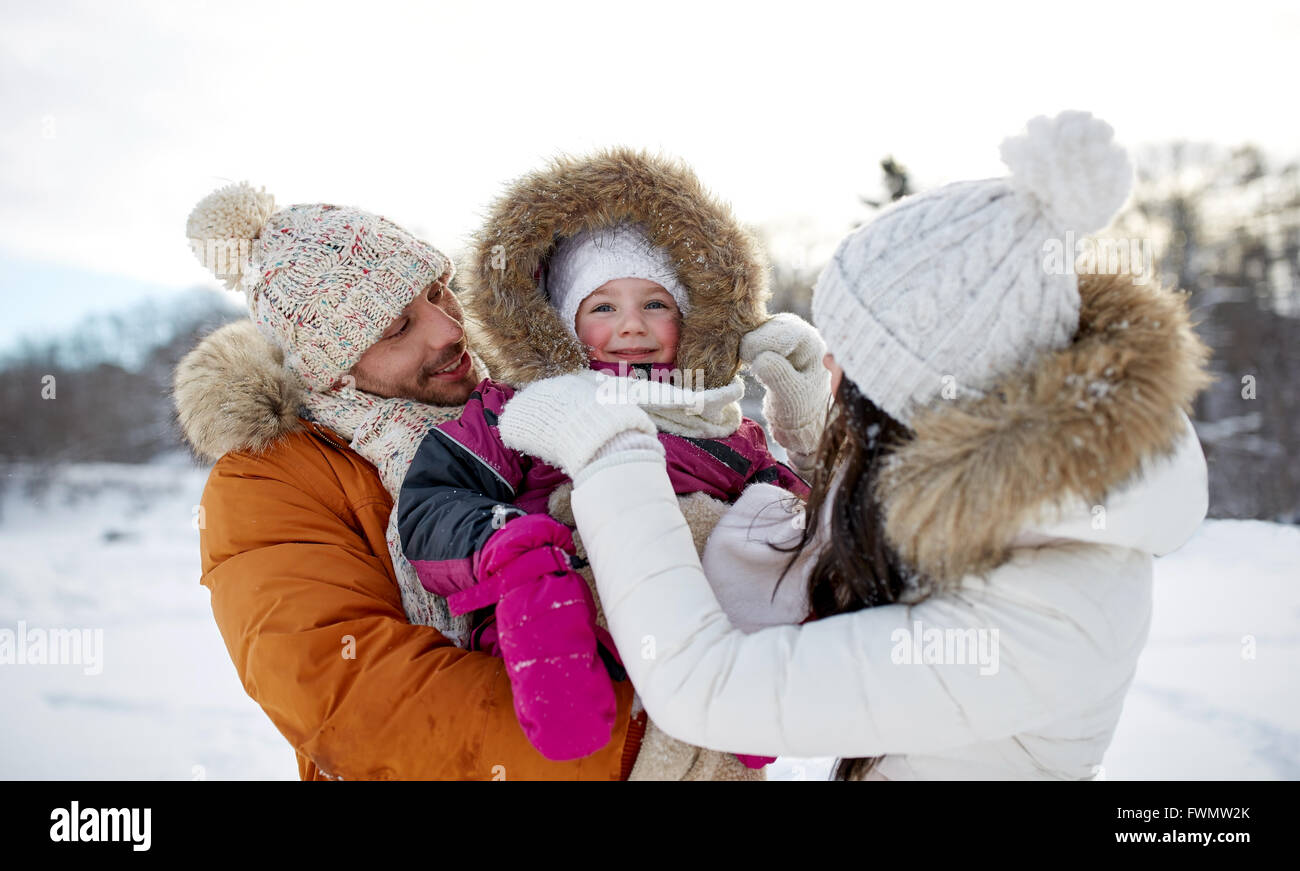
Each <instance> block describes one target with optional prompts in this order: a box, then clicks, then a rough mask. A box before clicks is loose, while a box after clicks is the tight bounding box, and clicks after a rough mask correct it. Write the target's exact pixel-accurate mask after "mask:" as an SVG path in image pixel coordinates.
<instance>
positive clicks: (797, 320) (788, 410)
mask: <svg viewBox="0 0 1300 871" xmlns="http://www.w3.org/2000/svg"><path fill="white" fill-rule="evenodd" d="M825 355H826V343H825V342H824V341H823V340H822V337H821V334H819V333H818V332H817V329H816V328H815V327H813V325H812V324H810V323H808V322H807V321H805V320H804V319H803V318H801V317H799V316H798V315H794V314H790V313H789V312H783V313H781V314H778V315H774V316H773V317H772V319H771V320H769V321H768V322H767V323H765V324H763V325H762V326H761V327H757V328H756V329H753V330H750V331H749V332H748V333H746V334H745V335H744V337H743V338H741V340H740V359H741V361H742V362H744V363H745V364H747V365H748V366H749V368H750V371H752V372H753V373H754V375H755V377H757V378H758V380H759V381H761V382H762V383H763V386H764V387H766V388H767V394H766V395H765V396H764V397H763V416H764V417H765V418H767V422H768V424H769V425H770V426H771V427H772V435H773V437H774V438H775V439H776V440H777V441H778V442H780V444H781V446H782V447H784V448H785V449H786V450H787V451H790V452H791V453H797V454H804V455H808V454H812V453H813V452H815V451H816V450H817V444H818V442H819V441H820V440H821V435H822V427H823V426H824V424H825V422H826V409H827V406H829V405H830V399H831V374H830V372H829V371H827V369H826V367H825V366H823V365H822V357H824V356H825Z"/></svg>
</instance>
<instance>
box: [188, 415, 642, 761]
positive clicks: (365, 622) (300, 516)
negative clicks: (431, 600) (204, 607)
mask: <svg viewBox="0 0 1300 871" xmlns="http://www.w3.org/2000/svg"><path fill="white" fill-rule="evenodd" d="M296 423H297V424H298V425H299V426H295V427H294V429H296V431H292V432H287V433H285V434H282V435H280V436H279V437H278V438H277V439H276V440H275V441H274V442H273V443H272V444H270V446H269V447H268V448H266V449H265V450H263V451H261V452H254V451H233V452H230V453H227V454H225V455H224V456H223V457H222V458H221V459H220V460H218V461H217V463H216V465H215V466H214V467H213V469H212V474H211V476H210V477H209V479H208V483H207V486H206V488H205V489H204V491H203V498H202V514H201V516H202V520H203V522H202V524H201V525H202V530H201V534H200V547H201V551H202V561H203V577H202V583H203V585H204V586H206V587H207V588H208V589H209V590H210V591H211V593H212V613H213V615H214V616H215V617H216V621H217V626H218V627H219V628H220V630H221V635H222V637H223V638H224V639H225V643H226V648H227V650H229V651H230V657H231V659H232V660H233V661H234V663H235V668H236V670H237V671H238V672H239V677H240V679H241V680H242V681H243V684H244V689H245V690H247V692H248V694H249V695H250V696H251V697H252V698H253V699H254V700H256V701H257V703H258V704H259V705H261V706H262V709H263V710H264V711H266V714H267V716H269V717H270V718H271V721H272V722H273V723H274V724H275V726H276V728H277V729H279V730H280V733H281V734H282V735H284V737H285V738H286V739H287V740H288V741H289V743H290V744H292V745H293V747H294V750H295V751H297V754H298V772H299V775H300V777H301V778H302V779H303V780H330V779H342V780H363V779H438V780H501V779H504V780H626V779H627V777H628V773H629V772H630V771H631V768H632V765H633V763H634V762H635V761H636V755H637V752H638V750H639V747H640V736H641V731H642V729H643V728H644V714H641V715H640V716H639V717H638V718H637V719H635V720H633V719H631V718H630V712H631V705H632V694H633V689H632V684H631V683H630V682H628V681H621V682H617V683H615V685H614V686H615V690H616V692H617V696H618V721H617V723H616V724H615V728H614V734H613V736H612V738H611V740H610V742H609V744H608V745H607V746H606V747H605V748H604V749H602V750H600V751H599V752H597V753H594V754H592V755H590V756H587V757H585V758H583V759H579V760H576V761H572V762H552V761H549V760H547V759H546V758H545V757H543V756H542V755H541V754H539V753H538V752H537V751H536V750H535V749H534V748H533V747H532V745H531V744H529V743H528V740H527V739H526V738H525V737H524V733H523V731H522V730H521V729H520V727H519V723H518V721H517V720H516V718H515V712H514V708H513V704H512V700H511V692H510V682H509V680H508V679H507V677H506V671H505V667H504V664H503V663H502V660H501V659H499V658H497V657H493V656H490V655H488V654H486V653H481V652H469V651H466V650H463V649H461V648H458V647H456V646H455V645H454V644H453V643H452V642H451V641H450V640H449V639H447V638H446V637H445V636H444V635H442V634H441V633H440V632H438V631H437V630H436V629H434V628H432V627H429V626H420V625H413V624H411V623H410V622H408V621H407V618H406V615H405V612H404V611H403V608H402V602H401V596H400V593H399V590H398V587H397V582H396V575H395V573H394V570H393V565H392V561H391V559H390V557H389V554H388V547H387V545H386V543H385V537H384V536H385V530H386V528H387V524H388V516H389V512H390V510H391V508H392V501H391V498H390V497H389V495H388V493H387V492H386V491H385V490H384V488H383V486H382V485H381V483H380V480H379V475H378V473H377V472H376V470H375V468H374V467H373V466H372V465H370V464H369V463H368V462H367V461H366V460H364V459H363V458H362V457H361V456H360V455H358V454H357V453H355V452H354V451H352V450H351V449H350V448H349V447H348V445H347V443H346V442H345V441H344V440H343V439H341V438H340V437H339V436H338V435H337V434H335V433H334V432H333V431H331V430H329V429H326V428H324V427H321V426H318V425H316V424H313V423H310V422H308V421H305V420H298V421H297V422H296Z"/></svg>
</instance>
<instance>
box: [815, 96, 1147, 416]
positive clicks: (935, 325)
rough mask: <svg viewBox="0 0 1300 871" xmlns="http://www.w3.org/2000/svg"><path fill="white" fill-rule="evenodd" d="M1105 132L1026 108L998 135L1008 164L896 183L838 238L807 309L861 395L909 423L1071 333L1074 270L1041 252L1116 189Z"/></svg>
mask: <svg viewBox="0 0 1300 871" xmlns="http://www.w3.org/2000/svg"><path fill="white" fill-rule="evenodd" d="M1113 136H1114V131H1113V130H1112V129H1111V126H1110V125H1109V124H1107V123H1105V122H1104V121H1101V120H1099V119H1097V118H1094V117H1093V116H1092V115H1090V114H1089V113H1087V112H1073V111H1071V112H1062V113H1061V114H1059V115H1057V116H1056V117H1054V118H1046V117H1039V118H1035V119H1033V120H1032V121H1030V122H1029V124H1028V125H1027V128H1026V131H1025V132H1024V133H1022V134H1020V135H1018V136H1012V137H1009V138H1008V139H1006V140H1005V141H1004V142H1003V143H1002V156H1003V160H1004V162H1005V163H1006V164H1007V166H1008V167H1010V169H1011V171H1012V175H1011V176H1010V177H1009V178H996V179H984V180H980V181H962V182H954V183H952V184H949V185H945V186H943V187H941V188H937V189H935V190H932V191H927V192H925V193H923V194H918V195H915V196H911V197H906V198H904V199H902V200H900V201H898V202H896V203H893V204H892V205H890V206H889V207H888V208H886V209H884V210H882V211H881V212H880V214H879V215H877V216H876V218H875V219H874V220H872V221H871V222H869V223H868V224H867V225H866V226H864V227H862V228H860V229H858V230H856V231H855V232H853V233H852V234H850V235H849V236H848V237H847V238H845V239H844V240H843V241H842V242H841V243H840V244H839V246H838V248H837V249H836V251H835V254H834V255H833V256H832V258H831V261H830V263H828V264H827V265H826V267H825V269H823V270H822V273H821V275H820V276H819V277H818V279H817V284H816V286H815V287H814V289H813V299H812V314H813V320H814V322H815V323H816V325H817V328H818V329H819V330H820V331H821V333H822V336H823V338H825V340H826V345H827V349H828V350H829V351H830V353H831V354H832V355H834V357H835V360H836V362H837V363H838V364H839V365H840V366H841V367H842V368H843V370H844V374H845V375H846V376H847V377H848V378H850V379H851V380H852V381H853V383H854V384H855V385H856V386H857V387H858V389H859V390H860V391H861V392H862V393H863V394H864V395H865V396H866V397H867V398H868V399H870V400H871V401H872V402H873V403H875V404H876V406H878V407H879V408H881V409H882V410H883V411H885V412H886V413H887V414H889V415H890V416H891V417H893V418H895V419H896V420H898V421H900V422H902V423H904V424H907V423H909V421H910V420H911V418H912V416H913V415H914V413H915V412H916V411H917V410H918V409H920V408H923V407H925V406H928V405H931V404H932V403H934V402H935V401H936V399H940V398H952V399H956V398H963V397H978V396H982V395H983V394H984V391H985V390H987V389H988V388H989V387H991V386H992V385H993V384H994V383H995V382H996V381H997V380H998V379H999V378H1000V377H1002V376H1004V375H1006V374H1008V373H1009V372H1011V371H1013V370H1014V369H1016V368H1018V367H1020V366H1023V365H1026V364H1028V363H1030V362H1031V361H1032V360H1033V358H1034V357H1035V356H1036V355H1038V354H1040V353H1043V352H1047V351H1053V350H1059V349H1061V348H1064V347H1066V346H1067V345H1068V344H1069V343H1070V342H1071V341H1072V339H1073V337H1074V334H1075V331H1076V330H1077V329H1078V324H1079V287H1078V281H1077V279H1076V277H1075V274H1074V270H1073V269H1070V268H1060V264H1059V258H1052V257H1048V256H1046V252H1047V251H1048V250H1056V251H1059V250H1060V249H1059V247H1058V248H1050V247H1049V246H1051V243H1052V242H1053V241H1056V242H1058V243H1060V242H1061V241H1062V240H1063V239H1064V238H1067V237H1068V234H1071V233H1073V234H1075V235H1077V236H1086V235H1087V234H1089V233H1092V232H1095V231H1097V230H1100V229H1102V228H1103V227H1105V226H1106V225H1107V224H1108V223H1109V222H1110V220H1111V219H1112V218H1113V217H1114V215H1115V213H1116V212H1117V210H1118V209H1119V208H1120V207H1121V206H1122V205H1123V204H1124V202H1125V200H1126V199H1127V198H1128V195H1129V191H1130V190H1131V188H1132V183H1133V167H1132V164H1131V163H1130V162H1129V159H1128V155H1127V154H1126V153H1125V151H1124V149H1123V148H1121V147H1120V146H1118V145H1116V144H1115V143H1114V141H1113ZM1073 253H1074V252H1073V251H1071V252H1069V256H1070V257H1071V258H1072V257H1073Z"/></svg>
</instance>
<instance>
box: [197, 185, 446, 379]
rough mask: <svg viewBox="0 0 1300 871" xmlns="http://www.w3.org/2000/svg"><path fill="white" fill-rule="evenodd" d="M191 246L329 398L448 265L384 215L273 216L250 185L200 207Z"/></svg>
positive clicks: (307, 210) (327, 211) (308, 212)
mask: <svg viewBox="0 0 1300 871" xmlns="http://www.w3.org/2000/svg"><path fill="white" fill-rule="evenodd" d="M186 234H187V235H188V236H189V238H190V245H191V247H192V248H193V249H194V252H195V253H196V254H197V255H198V257H199V259H200V260H201V261H202V262H203V264H204V265H205V266H207V267H208V268H209V269H210V270H212V272H213V274H215V275H216V276H217V277H218V278H220V279H222V280H223V281H224V282H225V285H226V286H227V287H228V288H230V289H232V290H234V289H236V288H238V289H241V290H243V291H244V293H245V295H246V296H247V299H248V308H249V311H250V312H251V313H252V315H253V321H254V322H255V323H256V324H257V326H258V328H259V329H260V330H261V332H262V333H263V334H264V335H265V336H266V337H267V338H269V339H270V340H271V341H272V342H273V343H274V344H275V345H276V346H277V347H279V348H280V350H281V351H283V353H284V358H285V365H286V366H287V367H288V368H289V369H291V370H293V371H294V372H296V373H297V374H298V375H299V376H300V377H301V378H302V380H303V381H304V382H305V383H306V384H307V386H308V387H310V388H311V389H312V390H315V391H323V390H329V389H330V388H331V387H332V386H334V385H335V384H336V383H337V382H338V381H339V380H340V378H341V376H342V375H343V373H345V372H346V371H347V370H349V369H351V368H352V366H354V365H355V364H356V362H357V361H358V360H359V359H360V358H361V355H362V353H363V352H364V351H365V350H366V349H367V348H369V347H370V346H371V345H373V344H374V343H375V342H376V341H378V340H379V338H380V337H381V336H382V335H383V333H384V331H385V330H386V329H388V327H389V325H390V324H392V322H393V321H394V320H395V319H396V318H397V317H398V315H400V314H401V313H402V310H403V309H404V308H406V306H407V305H408V304H409V303H410V302H411V300H412V299H414V298H415V297H416V295H417V294H419V293H420V292H421V291H422V290H424V289H425V288H427V287H428V286H429V285H430V284H431V283H432V282H435V281H437V280H439V279H440V278H441V279H442V280H444V281H450V279H451V276H452V273H453V271H454V268H453V266H452V263H451V261H450V260H449V259H448V258H447V257H445V256H443V254H442V253H440V252H439V251H437V250H436V249H435V248H433V246H431V245H429V244H427V243H425V242H422V241H420V240H419V239H416V238H415V237H413V236H411V234H409V233H407V232H406V231H405V230H403V229H402V228H401V227H398V226H397V225H396V224H394V223H392V222H391V221H389V220H388V219H386V218H383V217H380V216H379V215H372V214H370V213H369V212H363V211H361V210H359V209H353V208H347V207H343V206H334V205H328V204H324V203H313V204H305V205H293V206H287V207H285V208H283V209H280V210H279V211H276V209H275V199H274V198H273V197H272V196H271V195H270V194H268V193H266V192H265V190H254V189H253V188H252V187H251V186H249V185H248V184H247V183H246V182H244V183H240V184H234V185H229V186H227V187H223V188H221V189H219V190H217V191H214V192H213V193H211V194H209V195H208V196H206V197H204V198H203V199H202V200H200V201H199V204H198V205H197V206H195V207H194V211H192V212H191V213H190V216H189V220H188V222H187V224H186Z"/></svg>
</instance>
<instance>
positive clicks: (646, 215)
mask: <svg viewBox="0 0 1300 871" xmlns="http://www.w3.org/2000/svg"><path fill="white" fill-rule="evenodd" d="M625 219H630V220H633V221H638V222H640V223H641V224H642V225H643V226H644V227H645V230H646V235H647V236H648V237H649V238H650V241H652V242H653V243H654V244H656V245H659V246H662V247H663V248H665V249H666V250H667V251H668V254H669V258H670V259H671V261H672V263H673V265H674V266H675V267H676V269H677V276H678V279H679V280H680V281H681V283H682V284H683V285H684V286H685V287H686V290H687V293H688V294H689V298H690V306H691V308H690V313H689V314H687V315H686V316H685V317H684V318H683V322H682V329H681V337H680V339H679V341H678V352H677V367H678V368H680V369H685V370H696V369H699V370H703V372H704V381H703V386H704V387H706V388H716V387H722V386H724V385H726V384H728V383H729V382H730V381H731V380H732V379H733V378H734V377H735V376H736V374H737V372H739V370H740V354H739V347H740V338H741V336H743V335H744V334H745V333H747V332H749V331H750V330H752V329H754V328H755V327H757V326H759V325H761V324H762V323H764V322H765V321H766V320H767V319H768V315H767V299H768V297H769V296H770V291H769V290H768V287H767V264H766V261H765V259H764V258H763V255H762V254H761V253H760V249H759V246H758V244H757V242H756V241H755V240H754V238H753V237H752V236H751V235H750V233H749V232H748V231H746V230H745V229H744V228H743V227H741V226H740V224H739V223H737V221H736V220H735V218H734V217H733V216H732V214H731V210H730V208H729V207H727V206H726V205H724V204H722V203H721V202H719V201H718V200H716V199H714V198H713V197H712V196H710V195H709V194H708V193H707V192H706V191H705V189H704V188H703V186H702V185H701V184H700V182H699V180H698V179H697V178H696V177H695V174H694V173H693V172H692V171H691V170H690V169H689V168H688V167H686V165H685V164H683V163H681V162H679V161H675V160H669V159H667V158H663V157H653V156H650V155H648V154H646V153H645V152H640V151H633V150H631V149H627V148H615V149H610V150H606V151H602V152H599V153H597V154H595V155H594V156H591V157H587V158H582V159H578V158H559V159H557V160H555V161H553V162H552V163H551V165H550V166H549V167H548V168H547V169H544V170H541V171H538V172H534V173H532V174H530V175H527V176H524V177H523V178H522V179H519V180H518V181H516V182H515V183H514V184H513V185H511V186H510V188H509V189H508V190H507V191H506V193H505V195H504V196H502V197H501V199H499V200H498V201H497V202H496V204H495V205H494V206H493V208H492V210H491V212H490V214H489V217H488V220H487V223H486V225H485V226H484V228H483V229H482V230H481V231H480V232H479V233H478V235H477V237H476V238H475V240H474V245H473V249H472V252H471V267H470V269H469V270H468V275H467V276H466V280H467V282H468V283H469V284H470V285H471V293H470V294H469V299H468V300H467V301H466V305H465V311H466V314H467V316H468V317H470V318H472V319H473V320H474V321H475V322H476V323H477V324H478V326H479V329H480V332H481V333H482V334H483V338H484V343H483V344H482V345H480V346H479V348H480V353H482V355H483V358H484V360H486V361H487V364H488V367H489V368H490V369H491V370H492V372H493V373H494V374H495V375H496V377H498V378H500V379H501V380H503V381H506V382H508V383H511V384H515V385H519V384H526V383H528V382H531V381H537V380H539V379H542V378H547V377H550V376H552V375H561V374H564V373H566V372H574V371H577V370H580V369H584V368H586V366H587V353H586V351H585V349H584V348H583V346H582V344H581V343H580V342H579V341H578V340H577V339H576V338H575V337H574V336H573V334H572V333H570V332H569V331H568V330H567V329H566V328H565V326H564V324H563V323H561V321H560V317H559V315H558V314H557V313H556V312H555V310H554V309H553V308H552V307H551V304H550V302H549V301H548V300H547V298H546V296H545V295H544V294H543V293H542V292H540V291H539V289H538V285H537V282H536V281H535V280H534V279H533V276H534V274H535V273H536V271H537V269H538V267H539V266H541V265H543V264H544V263H545V262H546V261H547V259H548V258H549V257H550V256H551V254H552V252H553V251H554V247H555V243H556V241H557V240H558V239H562V238H565V237H567V236H571V235H573V234H574V233H577V232H578V231H580V230H583V229H596V228H599V227H604V226H609V225H612V224H615V223H618V222H619V221H622V220H625Z"/></svg>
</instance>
